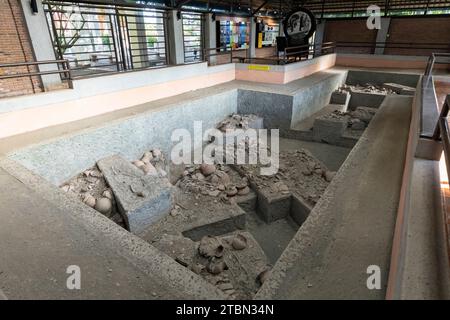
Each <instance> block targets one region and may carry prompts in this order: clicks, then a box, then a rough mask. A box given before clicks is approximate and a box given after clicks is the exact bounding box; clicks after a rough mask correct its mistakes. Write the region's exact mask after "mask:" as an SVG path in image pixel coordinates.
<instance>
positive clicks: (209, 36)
mask: <svg viewBox="0 0 450 320" xmlns="http://www.w3.org/2000/svg"><path fill="white" fill-rule="evenodd" d="M212 17H213V14H212V13H207V14H205V15H204V24H203V25H204V32H205V44H204V49H207V48H215V47H216V46H217V41H216V40H217V39H216V38H217V37H216V21H215V20H214V21H213V19H212ZM206 53H207V54H214V53H215V52H214V51H212V50H209V51H207V52H206ZM209 62H210V63H211V64H214V63H215V62H216V57H215V56H214V57H210V58H209Z"/></svg>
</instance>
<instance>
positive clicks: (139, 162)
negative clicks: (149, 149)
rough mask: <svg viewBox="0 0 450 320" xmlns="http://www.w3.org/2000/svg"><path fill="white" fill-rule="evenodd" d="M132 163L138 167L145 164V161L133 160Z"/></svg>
mask: <svg viewBox="0 0 450 320" xmlns="http://www.w3.org/2000/svg"><path fill="white" fill-rule="evenodd" d="M133 164H134V165H135V166H136V167H138V168H142V167H143V166H145V163H144V162H143V161H141V160H135V161H133Z"/></svg>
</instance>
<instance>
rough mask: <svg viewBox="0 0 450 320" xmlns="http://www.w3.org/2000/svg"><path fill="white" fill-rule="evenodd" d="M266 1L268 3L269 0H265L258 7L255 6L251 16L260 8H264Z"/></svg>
mask: <svg viewBox="0 0 450 320" xmlns="http://www.w3.org/2000/svg"><path fill="white" fill-rule="evenodd" d="M268 3H269V0H265V1H264V2H263V3H262V4H261V5H260V6H259V7H258V8H256V9H255V10H253V11H252V16H254V15H255V14H257V13H258V12H259V11H261V9H262V8H264V6H265V5H266V4H268Z"/></svg>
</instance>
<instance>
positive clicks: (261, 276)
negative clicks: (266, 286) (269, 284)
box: [256, 268, 271, 285]
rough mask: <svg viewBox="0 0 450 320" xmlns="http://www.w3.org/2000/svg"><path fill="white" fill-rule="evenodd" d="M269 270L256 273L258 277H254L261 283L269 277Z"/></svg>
mask: <svg viewBox="0 0 450 320" xmlns="http://www.w3.org/2000/svg"><path fill="white" fill-rule="evenodd" d="M270 274H271V271H270V269H269V268H267V269H266V270H264V271H263V272H261V273H260V274H258V277H257V278H256V279H257V280H258V282H259V283H260V284H261V285H262V284H263V283H264V282H266V280H267V279H268V278H269V277H270Z"/></svg>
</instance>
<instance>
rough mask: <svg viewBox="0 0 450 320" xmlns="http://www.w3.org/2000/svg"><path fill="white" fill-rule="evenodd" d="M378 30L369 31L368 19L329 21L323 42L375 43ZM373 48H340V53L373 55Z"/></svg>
mask: <svg viewBox="0 0 450 320" xmlns="http://www.w3.org/2000/svg"><path fill="white" fill-rule="evenodd" d="M376 38H377V30H369V29H367V25H366V19H357V20H356V19H355V20H327V21H326V24H325V31H324V37H323V42H348V41H358V42H375V41H376ZM373 50H374V49H373V48H338V52H349V53H373Z"/></svg>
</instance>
